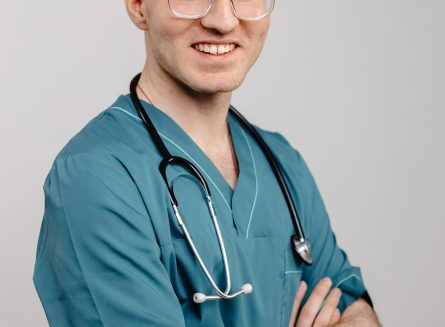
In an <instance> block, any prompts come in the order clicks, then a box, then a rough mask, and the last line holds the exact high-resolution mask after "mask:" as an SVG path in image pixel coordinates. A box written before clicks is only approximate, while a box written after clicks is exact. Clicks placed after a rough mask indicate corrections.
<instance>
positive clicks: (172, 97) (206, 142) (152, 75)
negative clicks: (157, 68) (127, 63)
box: [138, 64, 231, 152]
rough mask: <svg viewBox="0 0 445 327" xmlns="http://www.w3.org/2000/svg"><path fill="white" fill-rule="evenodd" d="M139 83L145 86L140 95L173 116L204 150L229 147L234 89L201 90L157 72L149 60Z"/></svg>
mask: <svg viewBox="0 0 445 327" xmlns="http://www.w3.org/2000/svg"><path fill="white" fill-rule="evenodd" d="M139 87H140V88H141V89H142V90H143V92H141V89H140V88H138V95H139V97H140V98H142V99H144V100H147V101H149V102H151V103H152V104H153V105H154V106H156V108H158V109H159V110H161V111H163V112H165V113H166V114H167V115H168V116H170V117H171V118H172V119H173V120H174V121H175V122H176V123H177V124H178V125H179V126H181V128H182V129H184V130H185V131H186V133H187V134H188V135H189V136H190V137H191V138H192V139H193V140H194V141H195V142H196V143H197V144H198V145H199V146H200V147H201V148H202V149H203V150H207V151H209V152H212V151H215V149H218V148H219V149H221V148H226V145H227V144H228V143H227V141H228V139H230V136H229V129H228V126H227V114H228V109H229V105H230V99H231V92H224V93H222V92H221V93H215V94H198V93H196V92H193V91H192V90H190V89H187V88H186V87H185V86H181V85H180V84H179V83H172V82H171V79H169V77H164V78H163V77H162V75H161V74H156V72H154V71H153V70H152V69H150V68H149V67H148V64H146V65H145V66H144V69H143V71H142V74H141V78H140V80H139ZM144 93H145V94H144ZM147 97H148V98H147Z"/></svg>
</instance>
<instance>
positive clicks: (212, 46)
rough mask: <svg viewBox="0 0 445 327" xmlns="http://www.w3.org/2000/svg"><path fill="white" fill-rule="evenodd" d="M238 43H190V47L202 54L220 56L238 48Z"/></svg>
mask: <svg viewBox="0 0 445 327" xmlns="http://www.w3.org/2000/svg"><path fill="white" fill-rule="evenodd" d="M238 47H239V45H238V44H236V43H206V42H200V43H194V44H192V48H194V49H195V50H197V51H199V52H202V53H204V54H208V55H211V56H222V55H225V54H228V53H231V52H232V51H233V50H235V49H236V48H238Z"/></svg>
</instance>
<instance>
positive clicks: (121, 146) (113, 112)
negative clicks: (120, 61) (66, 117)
mask: <svg viewBox="0 0 445 327" xmlns="http://www.w3.org/2000/svg"><path fill="white" fill-rule="evenodd" d="M128 106H129V104H128V103H127V101H126V97H125V96H123V95H121V96H119V97H118V98H117V99H116V100H115V101H114V102H113V103H112V104H111V105H109V106H108V107H106V108H105V109H104V110H103V111H101V112H100V113H99V114H97V115H96V116H95V117H93V118H92V119H91V120H90V121H89V122H88V123H87V124H86V125H85V126H83V127H82V128H81V129H80V130H79V131H78V132H77V133H76V134H75V135H74V136H73V137H72V138H71V139H70V140H69V141H68V142H67V143H66V145H65V146H64V147H63V148H62V149H61V150H60V151H59V153H58V154H57V156H56V158H55V161H56V160H59V159H62V158H65V157H69V156H71V157H72V156H77V155H90V156H96V157H100V158H103V159H110V157H112V156H113V155H119V153H120V152H123V151H125V150H126V149H127V150H128V147H129V146H130V147H132V146H134V145H135V144H136V143H137V140H138V137H137V135H136V134H135V130H137V128H138V127H139V128H141V126H142V124H141V122H140V121H138V120H137V119H136V118H137V117H131V114H130V110H128V109H127V107H128ZM129 114H130V115H129Z"/></svg>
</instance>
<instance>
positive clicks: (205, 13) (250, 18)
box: [168, 0, 275, 21]
mask: <svg viewBox="0 0 445 327" xmlns="http://www.w3.org/2000/svg"><path fill="white" fill-rule="evenodd" d="M171 1H172V0H168V7H169V8H170V11H171V12H172V14H173V16H175V17H178V18H184V19H198V18H202V17H204V16H205V15H207V13H208V12H209V10H210V8H211V7H212V5H213V2H214V1H215V0H207V6H206V9H205V10H204V12H203V13H202V14H199V15H184V14H181V13H178V12H177V11H175V10H174V9H173V8H172V6H171V3H170V2H171ZM235 1H236V0H235ZM271 1H272V5H271V6H270V9H269V10H268V11H267V12H266V13H265V14H263V15H261V16H259V17H244V16H241V15H239V14H238V13H237V12H236V9H235V5H234V4H233V0H230V4H231V5H232V10H233V13H234V14H235V16H236V17H237V18H238V19H241V20H247V21H260V20H262V19H263V18H265V17H267V16H269V15H270V13H271V12H272V10H273V8H274V7H275V0H271Z"/></svg>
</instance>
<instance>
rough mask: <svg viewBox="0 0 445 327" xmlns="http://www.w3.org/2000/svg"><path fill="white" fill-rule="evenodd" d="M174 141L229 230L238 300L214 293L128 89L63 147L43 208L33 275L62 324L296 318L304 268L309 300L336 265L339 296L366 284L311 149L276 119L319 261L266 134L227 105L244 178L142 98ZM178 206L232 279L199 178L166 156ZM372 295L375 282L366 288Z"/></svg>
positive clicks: (287, 170)
mask: <svg viewBox="0 0 445 327" xmlns="http://www.w3.org/2000/svg"><path fill="white" fill-rule="evenodd" d="M142 104H143V106H144V109H145V110H147V113H148V114H149V116H150V117H151V119H152V121H153V123H154V125H155V126H156V128H157V130H158V132H159V134H160V135H161V137H162V139H163V141H164V142H165V144H166V146H167V148H168V149H169V150H170V152H171V153H172V154H173V155H178V156H182V157H185V158H187V159H189V160H190V161H191V162H193V163H194V164H195V165H196V166H197V167H198V168H199V169H200V170H201V172H202V173H203V175H204V177H205V178H206V180H207V183H208V184H209V187H210V191H211V193H212V198H213V202H214V205H215V210H216V213H217V216H218V221H219V226H220V229H221V233H222V236H223V239H224V243H225V247H226V251H227V257H228V262H229V265H230V274H231V278H232V288H231V291H232V292H234V291H238V290H239V289H240V287H241V286H242V285H243V284H245V283H250V284H252V286H253V292H252V293H250V294H247V295H241V296H239V297H237V298H235V299H232V300H217V301H207V302H204V303H202V304H196V303H194V302H193V299H192V297H193V294H194V293H195V292H201V293H205V294H207V295H210V294H212V295H213V294H214V290H213V288H212V287H211V285H210V283H209V282H208V280H207V279H206V277H205V275H204V273H203V272H202V270H201V268H200V266H199V264H198V261H197V260H196V258H195V257H194V255H193V252H192V251H191V249H190V246H189V244H188V243H187V241H186V239H185V236H184V234H183V232H182V229H181V228H180V226H179V224H178V222H177V220H176V217H175V216H174V213H173V210H172V208H171V206H170V201H169V197H168V193H167V190H166V186H165V183H164V181H163V179H162V177H161V175H160V173H159V169H158V167H159V163H160V161H161V159H162V158H161V156H160V153H159V152H158V150H157V148H156V146H155V144H154V143H153V141H152V140H151V138H150V136H149V134H148V131H147V129H146V127H145V125H144V124H143V122H142V121H141V120H140V118H139V116H138V113H137V111H136V109H135V107H134V106H133V105H132V102H131V99H130V96H129V94H125V95H120V96H119V97H118V98H117V99H116V101H115V102H114V103H113V104H112V105H111V106H110V107H108V108H107V109H106V110H104V111H103V112H101V113H100V114H98V115H97V116H96V117H95V118H93V119H92V120H91V121H90V122H89V123H88V124H87V125H86V126H85V127H84V128H83V129H82V130H81V131H80V132H79V133H78V134H76V135H75V136H74V137H73V138H72V139H71V140H70V141H69V142H68V144H67V145H66V146H65V147H64V148H63V149H62V150H61V151H60V152H59V154H58V155H57V157H56V159H55V160H54V162H53V165H52V167H51V170H50V172H49V174H48V176H47V178H46V180H45V183H44V187H43V188H44V193H45V212H44V217H43V221H42V226H41V230H40V236H39V241H38V245H37V256H36V262H35V270H34V275H33V281H34V285H35V287H36V290H37V292H38V295H39V297H40V300H41V302H42V304H43V307H44V310H45V313H46V316H47V319H48V321H49V324H50V325H51V326H57V327H62V326H107V327H108V326H119V327H122V326H128V327H130V326H176V327H178V326H185V325H187V326H212V327H215V326H253V325H254V326H286V327H287V326H288V323H289V318H290V313H291V309H292V305H293V299H294V296H295V292H296V289H297V287H298V285H299V283H300V281H302V280H304V281H306V283H307V284H308V291H307V293H306V296H305V299H304V302H305V301H306V300H307V297H308V295H309V294H310V293H311V292H312V290H313V288H314V286H315V285H316V284H317V283H318V281H319V280H320V279H321V278H323V277H325V276H329V277H330V278H331V279H332V280H333V287H334V286H336V287H339V288H340V289H341V290H342V292H343V294H342V296H341V300H340V303H339V309H340V311H341V312H343V311H344V310H345V309H346V307H347V306H348V305H350V304H351V303H352V302H354V301H355V300H357V299H358V298H359V297H360V296H361V295H363V293H365V292H366V289H365V286H364V283H363V278H362V275H361V272H360V268H359V267H355V266H352V265H351V264H350V262H349V260H348V257H347V255H346V253H345V252H344V251H343V250H342V249H341V248H339V246H338V245H337V242H336V238H335V234H334V232H333V231H332V229H331V225H330V222H329V217H328V214H327V212H326V209H325V206H324V204H323V200H322V198H321V196H320V193H319V191H318V189H317V186H316V183H315V181H314V178H313V176H312V175H311V173H310V171H309V169H308V167H307V165H306V163H305V161H304V159H303V158H302V156H301V154H300V153H299V152H298V151H297V150H296V149H294V148H293V147H292V146H291V145H290V144H289V143H288V142H287V141H286V139H285V138H284V137H283V136H282V135H281V134H279V133H277V132H271V131H266V130H263V129H260V128H258V127H257V126H255V127H256V128H257V129H258V131H259V132H260V134H261V135H262V136H263V137H264V139H265V141H266V142H267V143H268V145H269V146H270V147H271V149H272V152H273V153H274V155H275V156H276V158H277V160H278V163H279V165H280V168H281V169H282V172H283V174H284V177H285V179H286V181H287V183H288V185H289V189H290V192H291V194H292V197H293V199H294V202H295V205H296V207H297V209H298V212H299V215H300V219H301V223H302V227H303V230H304V232H305V235H306V237H307V239H309V241H310V242H311V244H312V251H313V260H314V263H313V265H312V266H307V265H305V264H303V263H302V262H301V261H300V260H299V259H298V258H297V257H296V256H295V255H294V253H293V250H292V249H291V246H290V244H291V243H290V237H291V235H293V234H295V231H294V226H293V224H292V221H291V218H290V215H289V212H288V208H287V206H286V203H285V201H284V198H283V195H282V193H281V191H280V188H279V185H278V183H277V181H276V179H275V177H274V174H273V172H272V170H271V168H270V166H269V164H268V162H267V159H266V157H265V156H264V154H263V153H262V151H261V149H260V148H259V146H258V144H257V143H256V142H255V140H254V139H253V138H252V136H251V135H250V134H249V133H248V131H246V130H245V129H244V128H243V127H242V126H241V125H240V123H239V122H238V121H237V120H236V118H235V117H234V116H232V114H230V113H229V115H228V116H227V122H228V126H229V130H230V133H231V136H232V142H233V145H234V150H235V153H236V157H237V160H238V165H239V176H238V181H237V184H236V187H235V189H232V188H231V186H230V185H229V184H228V183H227V181H226V180H225V179H224V177H223V175H222V174H221V173H220V172H219V170H218V169H217V168H216V166H215V165H214V164H213V163H212V161H211V160H210V159H209V158H208V157H207V156H206V155H205V153H204V152H203V151H202V150H201V149H200V148H199V147H198V145H197V144H196V143H195V142H194V141H193V140H192V139H191V138H190V137H189V136H188V135H187V133H186V132H185V131H184V130H183V129H182V128H181V127H180V126H179V125H178V124H177V123H175V121H174V120H173V119H172V118H170V117H169V116H168V115H167V114H165V113H164V112H162V111H161V110H159V109H157V108H156V107H154V106H152V105H151V104H149V103H148V102H145V101H142ZM167 171H168V180H169V183H170V185H173V186H174V190H175V194H176V197H177V199H178V202H179V210H180V212H181V214H182V217H183V219H184V221H185V223H186V226H187V228H188V230H189V232H190V234H191V236H192V238H193V240H194V242H195V245H196V247H197V248H198V250H199V251H200V253H201V256H202V258H203V260H204V262H205V263H206V265H207V267H208V269H209V271H210V273H211V275H212V276H213V278H214V280H215V281H216V283H217V284H218V285H219V287H220V288H221V289H222V290H225V287H226V279H225V271H224V265H223V261H222V257H221V251H220V248H219V244H218V240H217V237H216V233H215V229H214V226H213V223H212V220H211V217H210V215H209V211H208V208H207V206H206V202H205V200H204V198H203V192H202V190H201V187H200V185H199V183H198V182H197V181H196V180H195V179H194V177H192V175H191V174H190V173H188V172H187V171H186V170H185V169H183V168H182V167H179V166H174V167H169V168H168V170H167ZM366 294H367V293H366Z"/></svg>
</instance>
